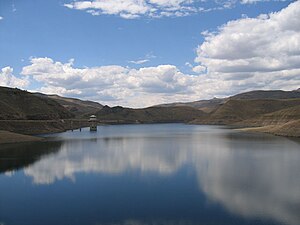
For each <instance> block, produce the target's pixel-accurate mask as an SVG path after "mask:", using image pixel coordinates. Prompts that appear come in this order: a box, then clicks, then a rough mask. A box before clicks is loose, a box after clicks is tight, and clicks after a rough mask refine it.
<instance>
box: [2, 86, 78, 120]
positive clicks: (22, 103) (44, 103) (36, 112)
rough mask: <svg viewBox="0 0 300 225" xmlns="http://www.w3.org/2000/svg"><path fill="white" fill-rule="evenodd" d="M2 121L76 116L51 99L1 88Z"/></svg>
mask: <svg viewBox="0 0 300 225" xmlns="http://www.w3.org/2000/svg"><path fill="white" fill-rule="evenodd" d="M0 109H1V110H0V119H1V120H9V119H10V120H49V119H66V118H72V117H74V115H73V114H72V113H70V112H69V111H67V110H66V109H65V108H64V107H63V106H61V105H60V104H58V103H57V102H55V101H53V100H51V99H42V98H40V97H37V96H35V95H34V94H32V93H29V92H26V91H22V90H19V89H13V88H5V87H0Z"/></svg>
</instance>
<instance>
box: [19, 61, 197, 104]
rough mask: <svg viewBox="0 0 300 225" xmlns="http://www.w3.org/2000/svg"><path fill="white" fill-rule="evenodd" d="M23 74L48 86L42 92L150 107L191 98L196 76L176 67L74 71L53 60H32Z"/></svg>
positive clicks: (70, 65)
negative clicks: (181, 97) (190, 94)
mask: <svg viewBox="0 0 300 225" xmlns="http://www.w3.org/2000/svg"><path fill="white" fill-rule="evenodd" d="M22 74H23V75H27V76H32V77H33V79H35V80H36V81H39V82H41V83H43V84H44V86H43V87H42V88H41V91H43V92H47V93H56V94H61V95H72V96H74V95H77V96H78V97H82V98H88V99H94V100H98V101H101V102H102V103H106V104H110V105H111V104H114V105H116V104H122V105H127V106H149V105H151V104H157V103H160V102H161V101H166V100H167V99H168V101H170V100H171V99H172V98H173V97H174V98H175V99H176V96H177V97H178V96H183V97H184V98H186V97H187V95H188V94H189V93H191V92H192V90H191V89H190V88H189V86H191V87H192V84H193V79H194V78H195V76H191V75H185V74H183V73H181V72H180V71H179V70H178V69H177V68H176V66H173V65H159V66H157V67H144V68H140V69H131V68H127V67H121V66H118V65H111V66H100V67H93V68H83V69H79V68H74V65H73V61H69V62H68V63H61V62H55V61H53V60H52V59H50V58H32V59H31V65H29V66H26V67H24V68H23V70H22Z"/></svg>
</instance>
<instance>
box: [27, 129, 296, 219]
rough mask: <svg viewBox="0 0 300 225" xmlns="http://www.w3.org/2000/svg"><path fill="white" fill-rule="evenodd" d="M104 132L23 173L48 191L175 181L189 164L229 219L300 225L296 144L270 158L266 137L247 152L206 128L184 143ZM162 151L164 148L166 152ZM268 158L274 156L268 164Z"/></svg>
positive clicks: (170, 137)
mask: <svg viewBox="0 0 300 225" xmlns="http://www.w3.org/2000/svg"><path fill="white" fill-rule="evenodd" d="M103 129H104V130H103V131H102V132H101V136H99V137H94V138H93V139H92V140H90V139H89V138H90V137H89V136H88V134H86V133H85V132H82V133H81V134H80V136H79V137H78V138H80V140H76V141H72V142H69V141H66V142H64V143H63V144H62V146H61V147H60V149H59V151H58V152H57V154H55V155H54V154H52V155H50V156H48V157H44V158H42V159H41V160H39V161H38V162H36V163H35V164H33V165H31V166H28V167H27V168H25V169H24V172H25V175H27V176H29V177H32V179H33V183H35V184H40V185H41V184H44V185H46V184H52V183H55V182H57V181H58V180H63V179H66V178H69V179H71V180H73V181H76V177H77V175H78V174H83V173H97V174H105V175H109V176H112V175H119V174H123V173H125V172H126V171H128V170H132V171H136V172H139V173H141V174H143V173H149V172H151V173H154V174H156V175H158V176H169V175H171V174H174V173H176V172H177V171H179V170H180V169H181V168H183V167H185V166H186V165H189V166H191V167H192V168H194V171H195V175H196V177H197V180H198V184H199V189H200V190H201V191H202V192H203V193H204V194H205V195H206V196H207V197H208V199H209V200H211V201H213V202H216V203H218V204H220V205H222V206H223V207H224V208H226V209H227V210H228V211H230V212H231V213H233V214H235V215H239V216H243V217H247V218H264V219H272V220H275V221H278V222H282V223H284V224H289V225H297V224H299V219H300V215H299V213H298V211H299V210H298V211H297V210H296V209H299V207H300V203H299V202H300V191H299V185H300V176H299V172H298V171H299V170H300V164H299V151H298V150H299V145H298V144H297V143H292V142H291V141H290V142H289V143H288V144H289V148H287V149H286V146H287V145H286V144H287V143H286V142H285V141H282V140H281V141H279V140H278V142H277V145H274V146H273V147H272V153H270V152H269V151H268V150H269V149H268V148H267V149H266V148H265V147H266V146H265V145H267V144H268V141H266V139H267V138H268V137H263V138H261V139H260V138H255V137H253V140H255V141H253V145H251V146H249V145H248V144H246V143H247V141H248V140H246V141H245V140H244V139H243V138H241V137H240V139H238V141H232V136H234V135H236V134H235V133H230V134H227V135H225V134H224V132H223V131H222V132H218V131H217V130H205V129H204V128H201V129H199V130H195V129H188V130H186V132H185V134H186V135H183V136H181V138H180V140H178V136H177V135H174V134H176V131H174V133H172V131H171V132H167V133H166V132H165V131H164V130H163V129H158V130H157V131H156V132H154V133H151V134H146V133H144V134H142V135H139V134H137V133H135V132H133V133H130V132H129V133H128V131H127V130H126V129H124V130H122V129H121V130H119V132H120V133H119V135H121V137H122V138H120V137H115V136H114V135H112V134H111V133H110V132H109V131H108V130H105V129H106V128H103ZM107 129H110V128H107ZM170 129H171V128H170ZM191 130H192V132H191V133H189V131H191ZM181 132H182V131H181ZM212 134H213V135H212ZM63 135H64V137H63V138H64V139H68V138H74V136H72V135H70V136H69V135H68V133H67V134H63ZM132 136H134V138H132ZM162 136H163V137H164V138H163V139H162V140H160V141H159V142H153V138H156V137H162ZM212 137H213V138H212ZM229 140H231V141H229ZM272 141H275V142H276V140H272ZM286 141H287V142H288V140H286ZM187 143H194V144H192V145H188V144H187ZM161 145H163V146H165V147H164V148H161ZM207 146H210V148H209V149H208V148H207ZM86 149H89V151H88V152H87V151H86ZM253 149H256V150H257V151H253ZM283 149H285V151H282V150H283ZM234 150H238V151H234ZM237 152H238V153H237ZM269 153H270V154H272V157H266V156H267V155H268V154H269ZM286 153H288V154H286ZM282 158H284V159H285V160H282ZM286 162H289V163H286ZM291 209H295V210H291Z"/></svg>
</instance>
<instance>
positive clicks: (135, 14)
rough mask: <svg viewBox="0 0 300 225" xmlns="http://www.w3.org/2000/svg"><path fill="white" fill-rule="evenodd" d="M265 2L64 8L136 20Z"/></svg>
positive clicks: (155, 1)
mask: <svg viewBox="0 0 300 225" xmlns="http://www.w3.org/2000/svg"><path fill="white" fill-rule="evenodd" d="M263 1H267V0H241V1H238V0H222V1H220V0H214V1H212V3H213V6H211V5H210V6H207V1H206V0H91V1H82V0H79V1H73V2H71V3H67V4H64V6H65V7H67V8H69V9H76V10H83V11H86V12H88V13H90V14H92V15H94V16H98V15H118V16H120V17H122V18H124V19H135V18H139V17H141V16H146V17H150V18H160V17H181V16H187V15H190V14H194V13H200V12H209V11H212V10H222V9H227V8H232V7H234V6H235V5H236V4H237V3H241V4H252V3H256V2H263ZM270 1H272V0H270ZM273 1H274V0H273Z"/></svg>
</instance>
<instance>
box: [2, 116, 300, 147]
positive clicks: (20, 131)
mask: <svg viewBox="0 0 300 225" xmlns="http://www.w3.org/2000/svg"><path fill="white" fill-rule="evenodd" d="M3 122H4V121H0V125H3ZM5 123H6V125H10V126H8V128H9V129H5V127H4V129H3V126H1V128H0V129H1V130H0V144H10V143H22V142H36V141H43V140H45V138H43V137H37V136H33V135H43V134H50V133H61V132H66V131H68V130H76V129H79V128H83V127H88V123H86V121H82V120H79V121H76V122H75V120H73V121H67V122H66V121H63V120H59V121H5ZM172 123H176V122H172ZM24 124H25V126H24V127H21V128H20V127H17V129H14V128H15V127H16V125H18V126H19V125H21V126H22V125H24ZM104 124H110V125H121V124H137V123H124V121H123V122H121V123H107V122H105V121H103V123H101V124H98V125H104ZM151 124H159V123H151ZM185 124H190V125H219V124H196V123H185ZM228 126H230V125H228ZM234 129H235V130H238V131H242V132H257V133H268V134H272V135H276V136H282V137H295V138H300V120H296V121H291V122H287V123H284V124H279V125H265V126H256V127H251V126H242V125H239V126H238V127H237V128H234Z"/></svg>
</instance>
